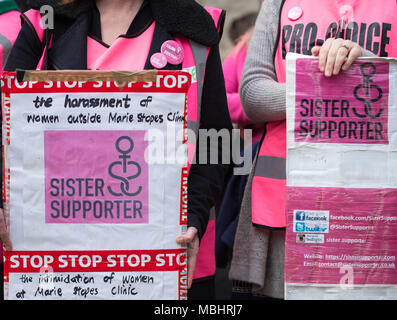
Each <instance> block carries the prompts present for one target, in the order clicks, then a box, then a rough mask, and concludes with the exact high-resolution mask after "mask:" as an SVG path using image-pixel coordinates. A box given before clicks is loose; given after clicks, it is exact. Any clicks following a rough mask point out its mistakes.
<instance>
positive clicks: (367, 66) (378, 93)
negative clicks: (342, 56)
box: [352, 62, 383, 119]
mask: <svg viewBox="0 0 397 320" xmlns="http://www.w3.org/2000/svg"><path fill="white" fill-rule="evenodd" d="M360 71H361V74H362V75H363V83H361V84H359V85H358V86H356V87H355V88H354V97H355V98H356V99H357V100H358V101H361V102H363V103H364V114H363V113H360V112H358V111H357V109H356V108H355V107H354V108H352V111H353V113H354V114H355V115H356V116H357V117H359V118H366V117H368V118H370V119H376V118H379V117H380V116H381V115H382V113H383V109H379V110H377V111H375V110H373V104H374V103H375V102H378V101H379V100H380V99H382V97H383V91H382V89H381V88H380V87H378V86H377V85H376V84H373V80H371V78H372V77H373V76H374V75H375V74H376V67H375V65H374V64H373V63H371V62H366V63H363V64H362V65H361V67H360Z"/></svg>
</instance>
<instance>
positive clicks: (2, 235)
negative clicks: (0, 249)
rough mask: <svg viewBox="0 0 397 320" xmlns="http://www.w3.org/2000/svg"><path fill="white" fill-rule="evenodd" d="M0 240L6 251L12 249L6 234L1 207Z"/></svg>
mask: <svg viewBox="0 0 397 320" xmlns="http://www.w3.org/2000/svg"><path fill="white" fill-rule="evenodd" d="M0 242H3V245H4V247H5V249H6V250H7V251H11V250H12V243H11V240H10V236H9V235H8V231H7V226H6V220H5V219H4V214H3V209H0Z"/></svg>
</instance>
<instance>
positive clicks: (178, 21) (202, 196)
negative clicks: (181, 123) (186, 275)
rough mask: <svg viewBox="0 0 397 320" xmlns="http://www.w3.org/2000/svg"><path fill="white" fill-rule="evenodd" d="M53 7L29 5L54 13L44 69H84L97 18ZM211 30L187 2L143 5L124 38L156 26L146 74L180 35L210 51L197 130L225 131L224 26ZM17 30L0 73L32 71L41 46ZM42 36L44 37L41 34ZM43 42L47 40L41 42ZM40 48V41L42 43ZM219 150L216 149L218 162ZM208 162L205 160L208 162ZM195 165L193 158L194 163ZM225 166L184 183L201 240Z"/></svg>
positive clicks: (191, 221) (83, 9) (194, 170)
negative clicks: (165, 45) (165, 46)
mask: <svg viewBox="0 0 397 320" xmlns="http://www.w3.org/2000/svg"><path fill="white" fill-rule="evenodd" d="M57 3H58V1H41V0H31V1H30V5H31V7H32V8H36V9H38V8H40V6H41V5H44V4H50V5H53V7H54V9H55V13H56V14H55V29H54V30H52V31H51V32H53V42H52V45H51V49H50V50H49V51H48V57H47V63H46V66H47V68H48V69H69V70H84V69H87V35H91V36H93V37H96V38H99V39H101V33H100V20H99V12H98V9H97V8H96V6H95V2H94V1H90V0H88V1H87V0H81V1H77V2H76V4H75V5H71V6H67V7H65V6H63V7H60V6H59V5H57ZM223 18H224V15H223V17H222V19H221V23H220V25H219V26H215V25H214V23H213V20H212V18H211V16H210V15H209V14H208V13H207V12H206V11H205V9H204V8H202V7H201V6H200V5H198V4H197V3H196V2H195V1H193V0H148V1H146V2H145V4H144V5H143V6H142V8H141V10H140V11H139V13H138V14H137V16H136V18H135V19H134V21H133V22H132V24H131V26H130V28H129V30H128V32H127V35H126V37H137V36H139V35H140V34H141V33H142V32H143V31H144V30H145V28H147V26H148V25H149V23H148V22H150V21H151V20H153V19H154V20H155V21H156V27H155V31H154V36H153V40H152V44H151V48H150V52H149V55H148V57H147V61H146V65H145V69H152V68H153V67H152V66H151V64H150V57H151V55H152V54H154V53H156V52H159V51H160V47H161V45H162V44H163V43H164V42H165V41H167V40H172V39H174V37H173V35H174V34H178V35H182V36H184V37H186V38H188V39H191V40H193V41H195V42H198V43H200V44H203V45H205V46H207V47H211V49H210V53H209V56H208V60H207V66H206V71H205V82H204V88H203V97H202V111H201V119H200V128H201V129H216V130H221V129H227V130H229V131H230V130H231V129H232V125H231V120H230V116H229V113H228V108H227V100H226V92H225V85H224V79H223V73H222V66H221V59H220V55H219V48H218V43H219V39H220V33H221V32H220V33H219V32H218V31H221V30H222V25H223V21H224V19H223ZM25 21H26V23H24V24H23V26H22V30H21V32H20V34H19V36H18V39H17V41H16V43H15V45H14V47H13V49H12V51H11V54H10V56H9V59H8V61H7V65H6V67H5V69H6V70H7V71H14V70H16V69H24V70H31V69H36V66H37V64H38V62H39V60H40V57H41V55H42V52H43V44H42V43H40V41H38V37H37V35H36V33H35V30H34V28H33V27H32V26H31V25H30V23H29V21H28V20H27V19H25ZM46 32H47V31H46ZM45 38H48V37H45ZM44 42H45V40H44ZM181 67H182V66H181V65H179V66H171V65H168V66H167V67H166V68H165V69H168V70H170V69H174V70H180V69H181ZM221 149H222V146H221V144H220V143H219V151H220V152H219V158H221V154H222V153H221ZM208 158H209V157H208ZM197 159H198V158H197ZM227 170H228V164H225V165H222V164H217V165H210V164H203V165H200V164H194V165H192V167H191V170H190V173H189V181H188V225H189V226H194V227H196V228H197V229H198V230H199V237H200V239H201V237H202V236H203V234H204V232H205V229H206V226H207V223H208V219H209V211H210V208H211V207H212V206H214V205H215V204H216V203H218V201H220V198H221V195H222V186H223V185H224V178H225V175H226V172H227Z"/></svg>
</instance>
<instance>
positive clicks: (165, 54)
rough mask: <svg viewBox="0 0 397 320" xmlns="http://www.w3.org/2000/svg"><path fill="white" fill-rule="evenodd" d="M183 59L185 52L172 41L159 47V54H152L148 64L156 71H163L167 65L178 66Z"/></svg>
mask: <svg viewBox="0 0 397 320" xmlns="http://www.w3.org/2000/svg"><path fill="white" fill-rule="evenodd" d="M184 59H185V51H184V50H183V48H182V46H181V45H180V44H179V43H178V42H176V41H174V40H168V41H166V42H164V43H163V44H162V46H161V52H157V53H155V54H153V55H152V56H151V58H150V63H151V64H152V66H153V67H154V68H156V69H163V68H164V67H165V66H166V65H167V64H168V63H169V64H172V65H178V64H181V63H182V62H183V60H184Z"/></svg>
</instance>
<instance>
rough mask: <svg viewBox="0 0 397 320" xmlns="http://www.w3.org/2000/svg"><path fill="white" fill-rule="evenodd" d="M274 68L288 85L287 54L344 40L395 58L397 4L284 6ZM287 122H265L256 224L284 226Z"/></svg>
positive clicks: (336, 1)
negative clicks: (333, 39)
mask: <svg viewBox="0 0 397 320" xmlns="http://www.w3.org/2000/svg"><path fill="white" fill-rule="evenodd" d="M280 10H281V15H280V25H279V38H278V44H277V46H276V50H277V51H276V54H275V61H274V65H275V70H276V74H277V78H278V81H279V82H282V83H283V82H285V79H286V67H285V65H286V64H285V57H286V54H287V53H288V52H294V53H300V54H305V55H311V49H312V47H313V46H315V45H317V46H321V45H322V44H323V43H324V41H325V40H326V39H328V38H343V39H348V40H352V41H354V42H356V43H358V44H359V45H360V46H361V47H362V48H364V49H366V50H369V51H372V52H373V53H375V54H376V55H378V56H382V57H397V1H396V0H382V1H373V0H316V1H313V0H286V1H283V3H282V5H281V9H280ZM286 150H287V149H286V122H285V120H283V121H274V122H269V123H267V133H266V136H265V138H264V139H263V142H262V145H261V147H260V150H259V154H258V158H257V162H256V166H255V173H254V178H253V182H252V198H251V202H252V222H253V224H255V225H260V226H266V227H272V228H284V227H285V226H286V215H285V201H286Z"/></svg>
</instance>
